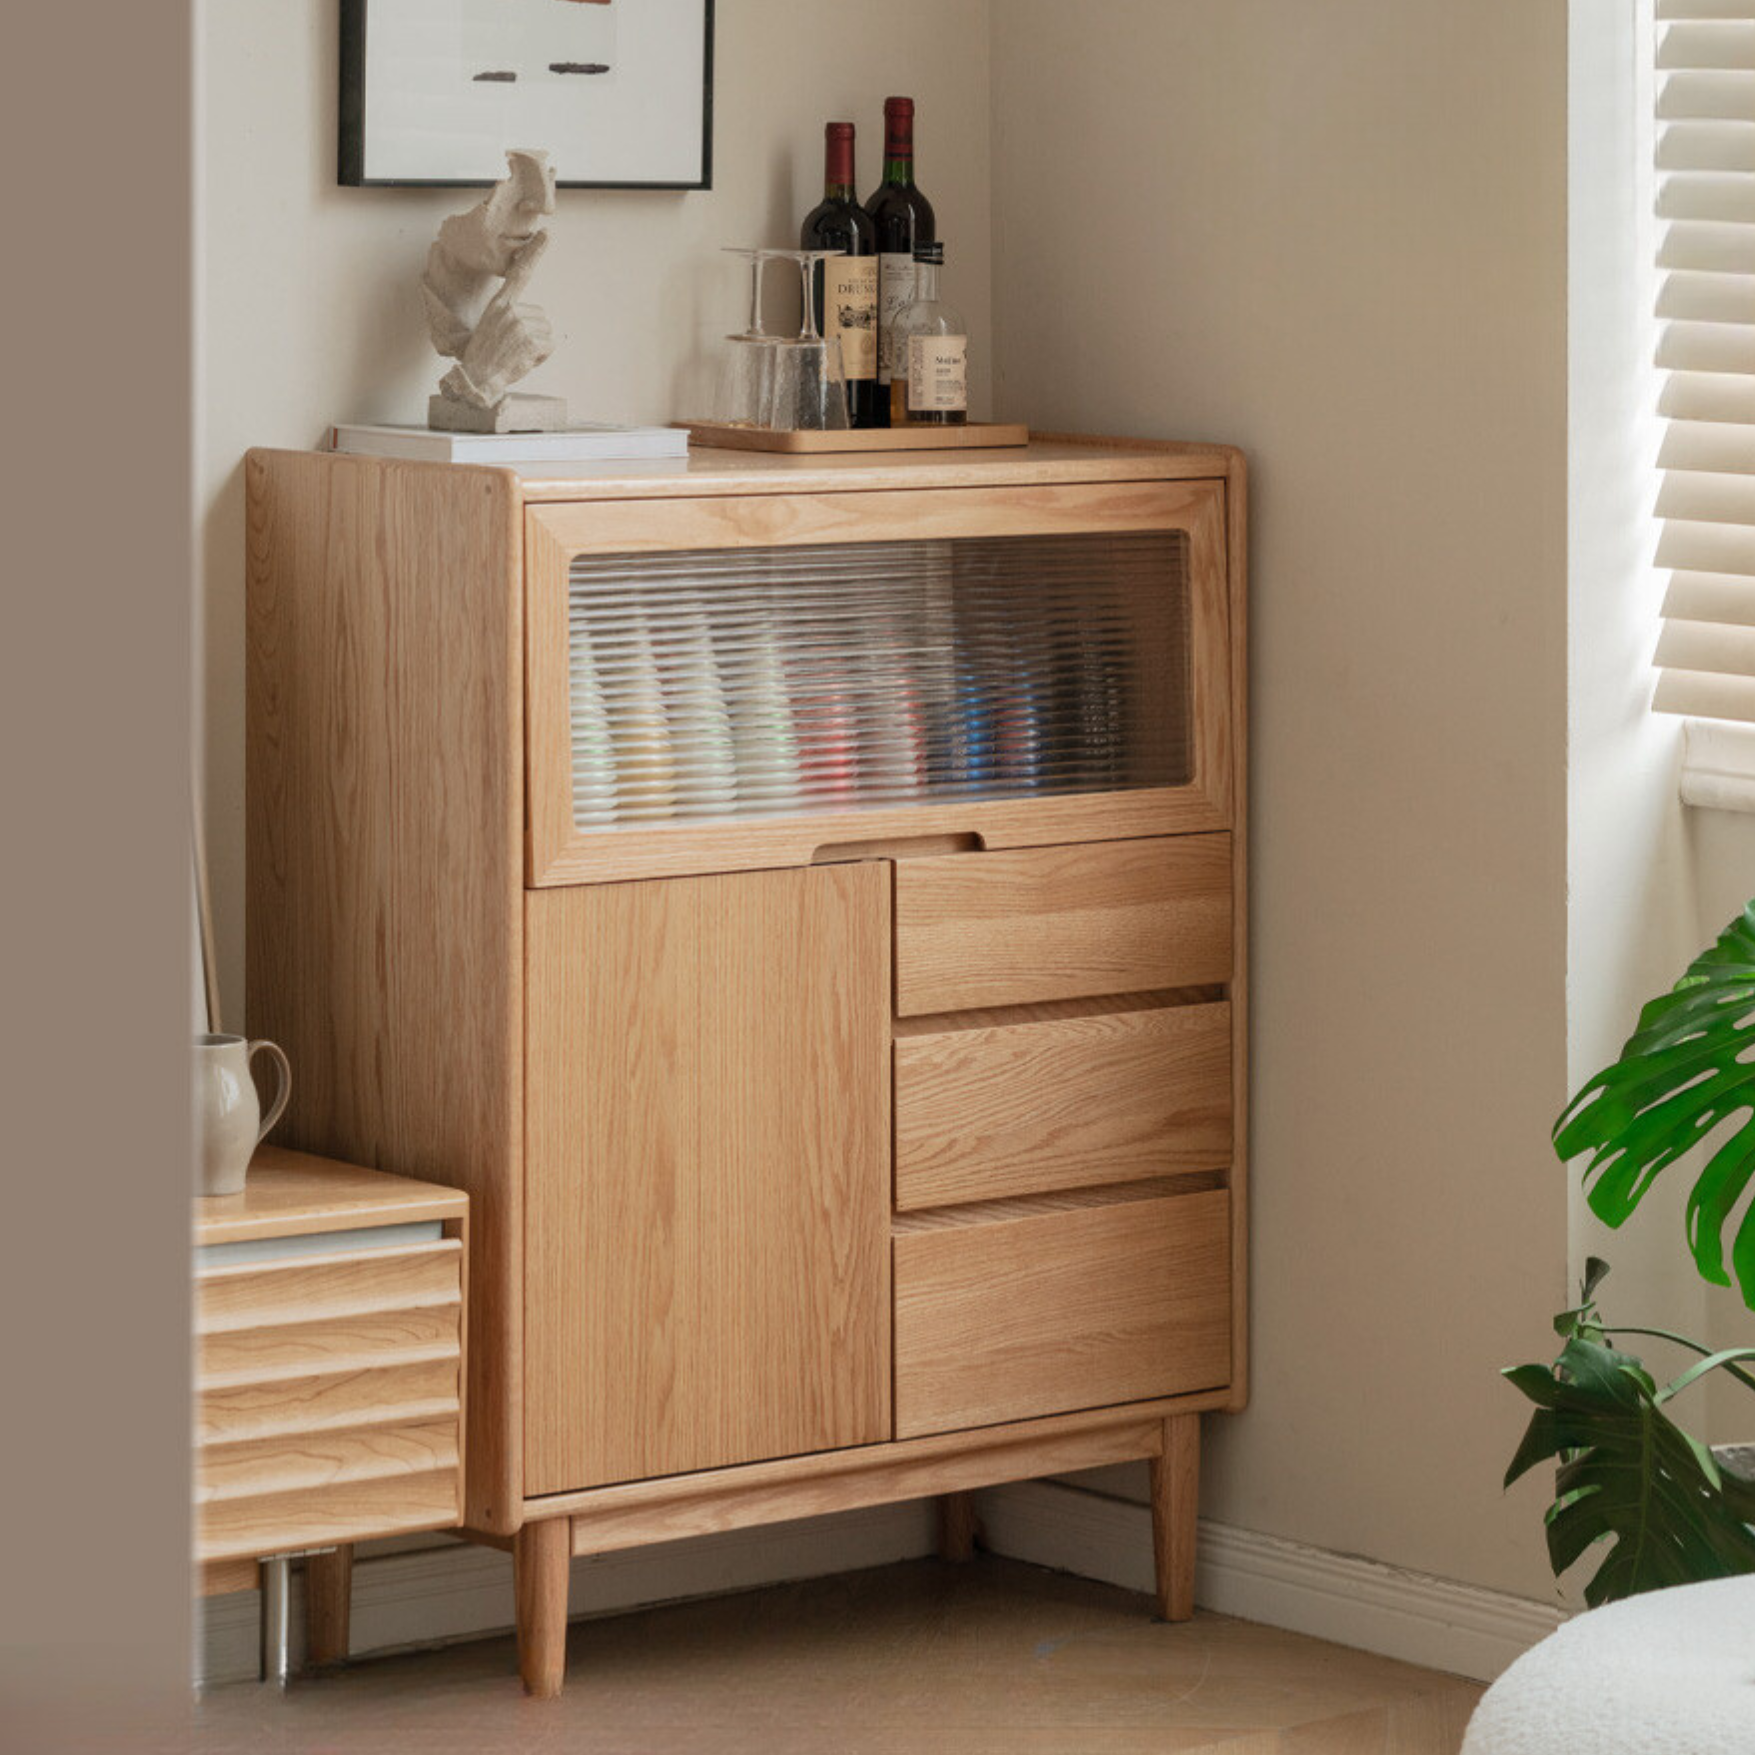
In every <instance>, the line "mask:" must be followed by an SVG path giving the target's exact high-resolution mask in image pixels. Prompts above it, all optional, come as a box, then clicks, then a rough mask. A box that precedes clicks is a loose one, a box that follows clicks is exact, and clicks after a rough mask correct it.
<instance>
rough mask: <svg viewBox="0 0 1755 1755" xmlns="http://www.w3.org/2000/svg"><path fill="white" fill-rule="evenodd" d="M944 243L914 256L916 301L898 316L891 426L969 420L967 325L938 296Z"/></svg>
mask: <svg viewBox="0 0 1755 1755" xmlns="http://www.w3.org/2000/svg"><path fill="white" fill-rule="evenodd" d="M944 259H945V247H944V245H943V244H921V245H920V246H919V247H918V248H917V249H916V250H915V252H914V276H915V283H914V299H913V302H912V303H911V304H908V305H905V306H904V307H903V308H902V310H901V311H900V312H899V313H898V314H897V316H896V324H895V333H896V370H895V375H894V377H893V378H892V379H891V381H890V425H891V426H893V427H901V426H909V427H914V426H936V427H949V426H962V425H964V424H965V423H966V422H967V421H968V419H969V326H968V325H967V324H966V323H965V322H964V321H963V313H962V312H961V311H959V310H958V309H957V308H956V306H954V305H947V304H946V303H945V302H944V300H943V299H941V298H940V297H939V296H938V271H939V269H940V268H941V267H942V266H943V264H944Z"/></svg>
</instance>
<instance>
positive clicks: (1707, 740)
mask: <svg viewBox="0 0 1755 1755" xmlns="http://www.w3.org/2000/svg"><path fill="white" fill-rule="evenodd" d="M1682 802H1683V803H1684V804H1692V805H1698V806H1700V807H1701V808H1703V809H1706V810H1735V811H1752V812H1755V725H1737V724H1733V723H1731V722H1730V721H1729V720H1722V719H1690V720H1689V721H1688V723H1687V725H1686V726H1684V727H1683V731H1682Z"/></svg>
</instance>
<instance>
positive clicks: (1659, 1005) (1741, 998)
mask: <svg viewBox="0 0 1755 1755" xmlns="http://www.w3.org/2000/svg"><path fill="white" fill-rule="evenodd" d="M1730 1118H1739V1119H1738V1121H1737V1125H1736V1126H1735V1127H1734V1128H1733V1129H1732V1131H1731V1132H1730V1133H1729V1135H1728V1137H1726V1138H1724V1139H1722V1140H1720V1141H1719V1142H1718V1143H1717V1145H1716V1147H1715V1149H1714V1151H1713V1153H1712V1156H1711V1157H1710V1158H1709V1159H1708V1160H1707V1163H1706V1165H1705V1167H1704V1168H1703V1169H1702V1170H1701V1172H1700V1174H1699V1176H1698V1177H1697V1178H1696V1180H1695V1183H1694V1191H1693V1193H1692V1194H1691V1195H1690V1196H1689V1198H1688V1242H1689V1247H1690V1248H1691V1249H1692V1250H1693V1252H1694V1261H1695V1264H1696V1266H1697V1267H1698V1268H1699V1269H1700V1273H1701V1276H1702V1277H1703V1278H1705V1279H1708V1280H1711V1281H1712V1282H1713V1283H1714V1284H1715V1285H1720V1286H1728V1285H1729V1284H1730V1283H1731V1275H1730V1273H1729V1272H1727V1271H1726V1266H1725V1253H1726V1242H1727V1238H1726V1233H1727V1231H1730V1230H1731V1229H1732V1222H1733V1218H1734V1217H1735V1215H1736V1211H1737V1208H1738V1205H1739V1203H1740V1202H1741V1200H1742V1197H1743V1195H1744V1193H1745V1191H1746V1190H1747V1189H1748V1187H1749V1183H1750V1180H1751V1178H1755V902H1752V903H1751V904H1750V905H1749V906H1748V907H1747V908H1745V909H1744V910H1743V913H1742V915H1741V916H1740V918H1738V919H1736V920H1733V921H1732V922H1731V924H1730V925H1729V926H1727V927H1726V928H1725V930H1724V932H1723V933H1722V934H1721V935H1720V937H1719V941H1718V943H1717V944H1715V945H1714V946H1713V947H1712V949H1711V950H1709V951H1706V952H1704V953H1703V954H1702V955H1700V956H1699V957H1696V958H1695V960H1694V961H1693V962H1692V963H1690V964H1689V966H1688V973H1687V974H1686V975H1684V976H1683V977H1682V979H1681V980H1680V981H1678V982H1677V983H1676V985H1675V987H1674V988H1673V989H1672V990H1671V991H1670V992H1669V993H1666V994H1664V995H1663V996H1662V997H1661V998H1659V999H1654V1000H1653V1001H1652V1002H1651V1004H1650V1005H1648V1006H1647V1007H1646V1008H1645V1010H1644V1011H1642V1012H1641V1013H1640V1014H1639V1028H1638V1029H1637V1030H1635V1031H1634V1033H1633V1035H1632V1037H1631V1038H1630V1039H1629V1040H1628V1043H1627V1046H1626V1047H1625V1048H1623V1049H1622V1050H1621V1056H1620V1058H1619V1059H1618V1060H1617V1061H1616V1062H1615V1063H1614V1065H1612V1066H1609V1067H1605V1068H1604V1069H1603V1071H1601V1072H1600V1073H1598V1074H1597V1076H1596V1077H1595V1078H1594V1079H1592V1080H1591V1081H1590V1083H1589V1084H1587V1085H1586V1086H1585V1087H1584V1088H1583V1090H1581V1091H1580V1092H1579V1093H1578V1095H1577V1096H1576V1097H1574V1098H1573V1099H1572V1101H1571V1103H1570V1104H1568V1105H1567V1108H1566V1112H1565V1113H1564V1114H1563V1115H1562V1116H1561V1117H1560V1119H1559V1121H1558V1122H1556V1123H1555V1125H1554V1149H1555V1150H1556V1151H1557V1152H1558V1153H1559V1154H1560V1156H1561V1157H1562V1158H1563V1159H1571V1158H1574V1157H1576V1156H1577V1155H1578V1154H1579V1153H1580V1152H1589V1153H1590V1154H1591V1160H1590V1162H1589V1164H1588V1165H1586V1166H1585V1171H1584V1189H1585V1197H1586V1199H1587V1200H1589V1202H1590V1206H1591V1211H1592V1212H1594V1213H1595V1214H1596V1215H1597V1217H1598V1218H1599V1219H1601V1220H1602V1221H1603V1222H1604V1223H1605V1224H1607V1225H1620V1224H1622V1223H1623V1222H1624V1221H1625V1220H1626V1219H1627V1218H1628V1216H1629V1215H1630V1214H1631V1213H1632V1212H1633V1210H1634V1208H1635V1207H1637V1206H1638V1205H1639V1203H1640V1201H1641V1200H1643V1199H1644V1198H1645V1194H1646V1191H1647V1190H1648V1189H1649V1188H1650V1187H1651V1185H1652V1183H1653V1182H1655V1181H1656V1180H1657V1177H1658V1175H1659V1174H1660V1173H1661V1172H1662V1171H1663V1170H1665V1169H1666V1168H1667V1167H1668V1166H1669V1165H1671V1164H1673V1163H1674V1162H1675V1161H1676V1159H1678V1158H1679V1157H1681V1156H1682V1155H1683V1153H1685V1152H1686V1151H1687V1150H1688V1149H1689V1148H1690V1147H1691V1146H1693V1145H1694V1144H1696V1143H1697V1142H1698V1141H1699V1140H1700V1139H1702V1138H1704V1137H1705V1135H1706V1134H1708V1133H1709V1132H1711V1131H1712V1130H1713V1129H1714V1128H1716V1127H1718V1126H1719V1124H1720V1123H1721V1122H1724V1121H1726V1120H1727V1119H1730ZM1729 1244H1730V1265H1731V1268H1732V1269H1733V1270H1734V1271H1735V1273H1736V1279H1737V1286H1738V1289H1739V1290H1740V1291H1741V1292H1742V1294H1743V1302H1744V1303H1745V1304H1747V1305H1748V1306H1749V1307H1750V1308H1751V1309H1752V1310H1755V1205H1751V1206H1749V1207H1747V1208H1746V1209H1745V1210H1744V1211H1743V1213H1742V1217H1741V1220H1740V1222H1738V1223H1737V1224H1736V1226H1735V1235H1734V1236H1733V1237H1731V1238H1730V1239H1729Z"/></svg>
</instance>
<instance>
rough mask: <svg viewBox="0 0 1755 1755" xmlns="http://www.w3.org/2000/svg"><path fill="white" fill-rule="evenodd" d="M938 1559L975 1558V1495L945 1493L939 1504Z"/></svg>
mask: <svg viewBox="0 0 1755 1755" xmlns="http://www.w3.org/2000/svg"><path fill="white" fill-rule="evenodd" d="M938 1557H939V1559H941V1560H972V1559H974V1557H975V1495H974V1494H973V1493H945V1494H942V1495H941V1496H940V1498H939V1502H938Z"/></svg>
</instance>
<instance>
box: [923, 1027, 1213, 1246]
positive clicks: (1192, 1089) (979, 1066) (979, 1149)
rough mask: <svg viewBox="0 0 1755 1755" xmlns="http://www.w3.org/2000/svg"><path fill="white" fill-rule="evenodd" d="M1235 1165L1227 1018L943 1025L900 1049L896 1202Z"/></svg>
mask: <svg viewBox="0 0 1755 1755" xmlns="http://www.w3.org/2000/svg"><path fill="white" fill-rule="evenodd" d="M1230 1159H1231V1008H1230V1006H1229V1005H1226V1004H1223V1003H1214V1004H1209V1005H1189V1006H1168V1007H1161V1008H1157V1009H1153V1010H1145V1011H1130V1012H1120V1013H1116V1014H1111V1015H1105V1016H1101V1017H1078V1018H1051V1019H1045V1020H1043V1021H1041V1022H1036V1023H1020V1024H1007V1025H1002V1026H999V1027H997V1028H991V1029H989V1028H982V1029H949V1030H944V1031H935V1032H933V1033H931V1034H927V1035H915V1036H903V1037H900V1038H899V1039H898V1040H897V1042H896V1205H897V1207H898V1208H899V1209H901V1210H902V1211H904V1212H906V1211H909V1210H910V1209H914V1208H922V1207H937V1206H949V1205H952V1204H954V1203H956V1202H959V1201H982V1200H996V1199H1000V1198H1003V1197H1006V1196H1010V1195H1019V1194H1041V1193H1046V1192H1049V1191H1051V1190H1055V1189H1063V1188H1086V1187H1091V1186H1094V1185H1096V1184H1099V1183H1119V1182H1135V1181H1140V1180H1143V1179H1145V1178H1147V1177H1153V1176H1162V1175H1166V1174H1171V1173H1175V1172H1178V1171H1183V1170H1222V1169H1224V1168H1225V1166H1226V1165H1227V1164H1229V1162H1230Z"/></svg>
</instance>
